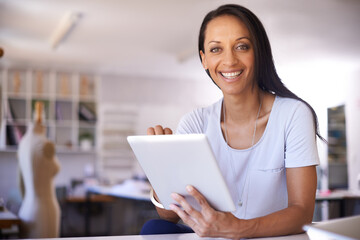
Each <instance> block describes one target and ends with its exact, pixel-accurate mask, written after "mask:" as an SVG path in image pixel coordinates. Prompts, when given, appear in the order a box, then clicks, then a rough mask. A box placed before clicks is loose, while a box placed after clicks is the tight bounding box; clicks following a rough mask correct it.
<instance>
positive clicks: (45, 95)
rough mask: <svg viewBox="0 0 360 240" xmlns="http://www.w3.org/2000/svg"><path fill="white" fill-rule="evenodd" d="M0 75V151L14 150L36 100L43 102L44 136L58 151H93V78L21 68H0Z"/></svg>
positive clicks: (95, 107) (95, 108)
mask: <svg viewBox="0 0 360 240" xmlns="http://www.w3.org/2000/svg"><path fill="white" fill-rule="evenodd" d="M0 76H1V83H2V88H1V89H2V111H1V119H2V121H1V131H0V150H3V151H8V150H10V151H12V150H16V149H17V145H18V143H19V141H20V139H21V137H22V136H23V135H24V133H25V132H26V128H27V126H28V125H29V124H30V123H31V122H33V114H34V105H35V102H37V101H41V102H43V103H44V111H43V119H44V125H45V126H46V128H47V137H48V138H49V139H50V140H51V141H53V142H54V143H55V144H56V149H57V151H58V152H83V151H90V152H91V151H94V150H95V144H96V142H95V139H96V136H95V134H96V133H97V131H96V128H97V96H98V95H97V88H98V84H99V80H98V78H97V77H95V76H93V75H89V74H88V75H85V74H79V73H69V72H56V71H42V70H37V69H36V70H33V69H21V68H19V69H2V70H1V75H0ZM84 141H86V142H85V143H84Z"/></svg>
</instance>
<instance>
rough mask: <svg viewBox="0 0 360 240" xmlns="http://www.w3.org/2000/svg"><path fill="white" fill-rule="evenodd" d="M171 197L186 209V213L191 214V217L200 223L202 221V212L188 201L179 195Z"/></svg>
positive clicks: (175, 194)
mask: <svg viewBox="0 0 360 240" xmlns="http://www.w3.org/2000/svg"><path fill="white" fill-rule="evenodd" d="M171 197H172V198H173V199H174V200H175V201H177V202H178V203H179V204H180V206H181V207H182V208H183V209H184V211H185V212H186V213H187V214H189V215H190V216H191V217H193V218H195V219H196V220H197V221H198V222H201V221H202V215H201V213H200V212H198V211H196V210H195V209H194V208H193V207H192V206H191V205H190V204H189V203H188V202H187V201H186V199H185V198H184V197H183V196H181V195H180V194H177V193H172V194H171Z"/></svg>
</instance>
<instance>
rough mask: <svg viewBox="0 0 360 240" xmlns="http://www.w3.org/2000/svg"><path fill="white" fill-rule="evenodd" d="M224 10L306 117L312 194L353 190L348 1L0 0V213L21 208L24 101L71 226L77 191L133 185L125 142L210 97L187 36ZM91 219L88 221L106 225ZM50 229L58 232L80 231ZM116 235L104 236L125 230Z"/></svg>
mask: <svg viewBox="0 0 360 240" xmlns="http://www.w3.org/2000/svg"><path fill="white" fill-rule="evenodd" d="M225 3H237V4H241V5H244V6H245V7H247V8H249V9H250V10H252V11H253V12H254V13H255V14H256V15H257V16H258V17H259V18H260V20H261V21H262V23H263V24H264V26H265V29H266V31H267V33H268V36H269V38H270V42H271V45H272V51H273V55H274V61H275V64H276V67H277V71H278V73H279V75H280V77H281V78H282V80H283V82H284V83H285V85H286V86H287V87H288V88H290V90H292V91H293V92H295V93H296V94H297V95H298V96H300V97H301V98H303V99H304V100H306V101H308V102H309V103H310V105H312V106H313V107H314V109H315V111H316V112H317V114H318V118H319V126H320V133H321V134H322V135H323V136H324V137H325V138H326V139H327V140H328V141H329V145H326V144H324V143H322V142H321V141H318V148H319V155H320V160H321V166H319V167H318V173H319V181H318V182H319V183H318V188H319V191H320V190H321V191H322V192H327V190H329V189H330V190H335V189H345V190H350V191H352V192H357V193H359V192H360V151H359V149H360V148H359V146H360V127H359V126H360V124H359V121H360V120H359V119H360V93H359V90H360V79H359V75H360V45H359V38H360V28H359V23H360V1H358V0H301V1H286V0H270V1H269V0H241V1H240V0H239V1H222V0H182V1H175V0H151V1H149V0H131V1H130V0H129V1H127V0H107V1H101V0H71V1H70V0H62V1H59V0H54V1H45V0H11V1H10V0H0V47H1V48H2V50H3V56H2V58H1V59H0V70H1V75H0V77H1V78H0V80H1V91H0V94H1V98H0V99H1V118H0V122H1V130H0V147H1V150H0V166H1V167H0V197H1V198H2V199H3V200H4V202H5V203H7V206H8V208H10V209H13V211H14V212H15V213H16V211H17V207H18V205H19V204H20V203H21V198H20V197H19V195H18V193H17V189H18V186H17V184H18V183H17V177H16V176H17V168H18V165H17V159H16V152H17V145H18V143H19V141H20V140H21V137H22V135H23V134H24V132H25V131H26V128H27V125H28V123H30V122H31V121H32V118H33V110H34V107H33V106H34V102H35V101H42V102H44V105H45V118H46V121H45V124H46V127H47V137H48V138H49V139H51V140H52V141H54V142H55V144H56V149H57V157H58V159H59V161H60V164H61V171H60V173H59V174H58V175H57V177H56V179H55V184H56V187H57V189H58V194H59V195H60V197H59V198H61V199H62V200H63V201H64V202H66V201H67V205H66V204H65V205H66V206H67V209H68V210H69V209H71V208H74V209H71V210H69V211H70V212H71V211H73V212H72V213H69V214H70V215H71V214H72V215H76V214H78V218H79V219H83V215H84V212H82V211H86V210H83V209H82V208H83V207H84V206H82V205H81V197H84V196H85V193H86V189H87V188H86V187H87V185H91V186H92V185H104V184H106V185H108V186H113V185H118V184H123V183H124V182H125V181H126V180H127V179H134V178H138V179H142V178H144V176H143V173H142V171H141V169H140V168H139V166H138V165H137V164H136V160H134V157H133V155H132V153H131V151H130V149H129V147H128V145H127V143H126V136H127V135H133V134H146V129H147V127H149V126H153V125H156V124H161V125H163V126H168V127H171V128H172V129H173V130H175V129H176V126H177V123H178V121H179V120H180V118H181V116H182V115H183V114H185V113H187V112H189V111H191V110H192V109H194V108H196V107H202V106H207V105H209V104H211V103H213V102H215V101H216V100H218V99H219V98H220V97H221V92H220V91H219V90H218V89H217V87H216V86H215V85H214V84H213V83H212V81H211V80H210V79H209V78H208V76H207V75H206V73H205V71H204V70H203V68H202V66H201V64H200V60H199V56H198V50H197V37H198V31H199V27H200V24H201V21H202V19H203V17H204V16H205V14H206V13H207V12H209V11H210V10H212V9H215V8H216V7H218V6H219V5H221V4H225ZM77 183H79V185H81V186H83V185H85V187H83V188H81V187H80V188H77V187H76V186H77V185H78V184H77ZM61 193H62V195H61ZM69 196H73V197H79V199H80V200H79V199H77V200H79V202H80V203H78V202H77V203H76V204H79V205H76V204H75V205H74V206H73V205H69V204H70V203H69V202H71V199H70V198H69ZM64 199H65V200H64ZM69 199H70V200H69ZM77 200H76V201H77ZM83 200H84V199H83ZM100 202H101V201H100ZM102 203H103V202H102ZM101 206H102V205H101ZM106 206H107V205H106V204H104V206H102V207H104V209H105V208H106ZM122 206H124V205H122ZM351 206H353V207H352V208H351V209H350V210H347V211H348V214H350V215H351V214H358V213H359V212H360V209H359V208H360V207H359V202H355V203H352V205H351ZM107 207H108V206H107ZM118 207H119V206H118ZM113 208H116V206H115V207H114V206H113ZM119 208H121V206H120V207H119ZM145 208H146V207H145ZM338 208H339V206H337V207H331V206H330V204H328V205H321V206H320V205H319V206H318V211H317V214H318V216H317V218H318V219H327V218H331V217H332V216H333V217H336V216H338V215H336V213H334V211H337V209H338ZM324 209H325V210H324ZM329 209H330V210H329ZM334 209H335V210H334ZM88 210H89V209H88ZM123 210H124V209H122V210H121V209H120V210H118V212H121V211H123ZM145 210H146V211H148V209H147V208H146V209H145ZM145 210H144V211H143V212H146V211H145ZM345 210H346V209H345ZM63 211H64V212H65V210H63ZM93 211H95V213H96V209H95V210H93ZM104 211H105V210H104ZM134 211H135V210H134ZM149 211H150V210H149ZM74 212H76V213H74ZM99 212H101V211H100V210H99ZM105 212H106V211H105ZM123 212H124V211H123ZM95 213H94V214H95ZM128 214H129V215H131V216H133V217H132V218H130V217H129V216H127V219H132V220H131V221H137V220H138V218H137V217H136V214H133V212H131V213H128ZM152 214H153V213H152V212H150V213H148V215H146V216H145V217H144V215H143V216H142V217H143V219H145V218H146V217H152V216H153V215H152ZM65 215H66V214H65ZM72 215H71V216H72ZM95 215H96V214H95ZM103 215H104V216H102V215H101V214H100V213H99V215H98V218H99V219H100V220H95V221H100V222H101V221H102V220H104V219H105V220H106V219H109V218H108V214H105V213H103ZM68 216H69V215H68ZM68 219H69V218H68ZM121 219H122V220H121V221H123V219H124V217H122V218H121ZM105 220H104V221H105ZM64 221H66V219H65V220H64ZM68 221H69V220H68ZM84 221H85V220H84ZM106 221H107V220H106ZM119 221H120V220H119ZM129 221H130V220H129ZM136 224H138V225H141V221H140V222H139V221H138V222H137V223H136ZM69 225H71V224H68V226H69ZM122 225H124V226H125V225H126V224H125V223H122ZM91 226H94V229H93V234H98V235H99V234H101V231H102V230H101V229H100V230H97V229H96V226H95V225H91ZM131 226H133V225H131ZM62 227H63V228H62V235H63V236H80V235H84V234H85V233H84V231H83V228H82V227H79V228H77V229H81V230H74V229H70V228H69V227H67V228H66V226H65V225H62ZM97 227H98V226H97ZM124 229H129V228H123V229H122V230H116V228H114V229H112V230H108V232H111V233H115V234H123V233H137V229H133V230H131V231H130V232H126V230H124ZM87 234H89V233H87Z"/></svg>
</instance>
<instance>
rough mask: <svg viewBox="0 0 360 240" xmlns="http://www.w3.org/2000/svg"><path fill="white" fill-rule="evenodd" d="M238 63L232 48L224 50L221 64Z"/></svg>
mask: <svg viewBox="0 0 360 240" xmlns="http://www.w3.org/2000/svg"><path fill="white" fill-rule="evenodd" d="M237 63H238V59H237V57H236V53H235V52H234V51H232V50H228V51H225V54H224V59H223V64H224V65H226V66H233V65H235V64H237Z"/></svg>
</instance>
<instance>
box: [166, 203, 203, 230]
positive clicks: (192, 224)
mask: <svg viewBox="0 0 360 240" xmlns="http://www.w3.org/2000/svg"><path fill="white" fill-rule="evenodd" d="M170 209H171V210H172V211H174V212H175V213H176V214H177V215H178V216H179V217H180V218H181V220H182V221H183V222H184V223H186V224H187V225H188V226H189V227H190V228H192V229H194V228H195V227H196V225H197V223H196V222H195V221H194V219H193V218H191V217H190V216H189V214H187V213H186V212H185V211H184V210H182V209H181V208H180V207H179V206H177V205H175V204H170Z"/></svg>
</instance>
